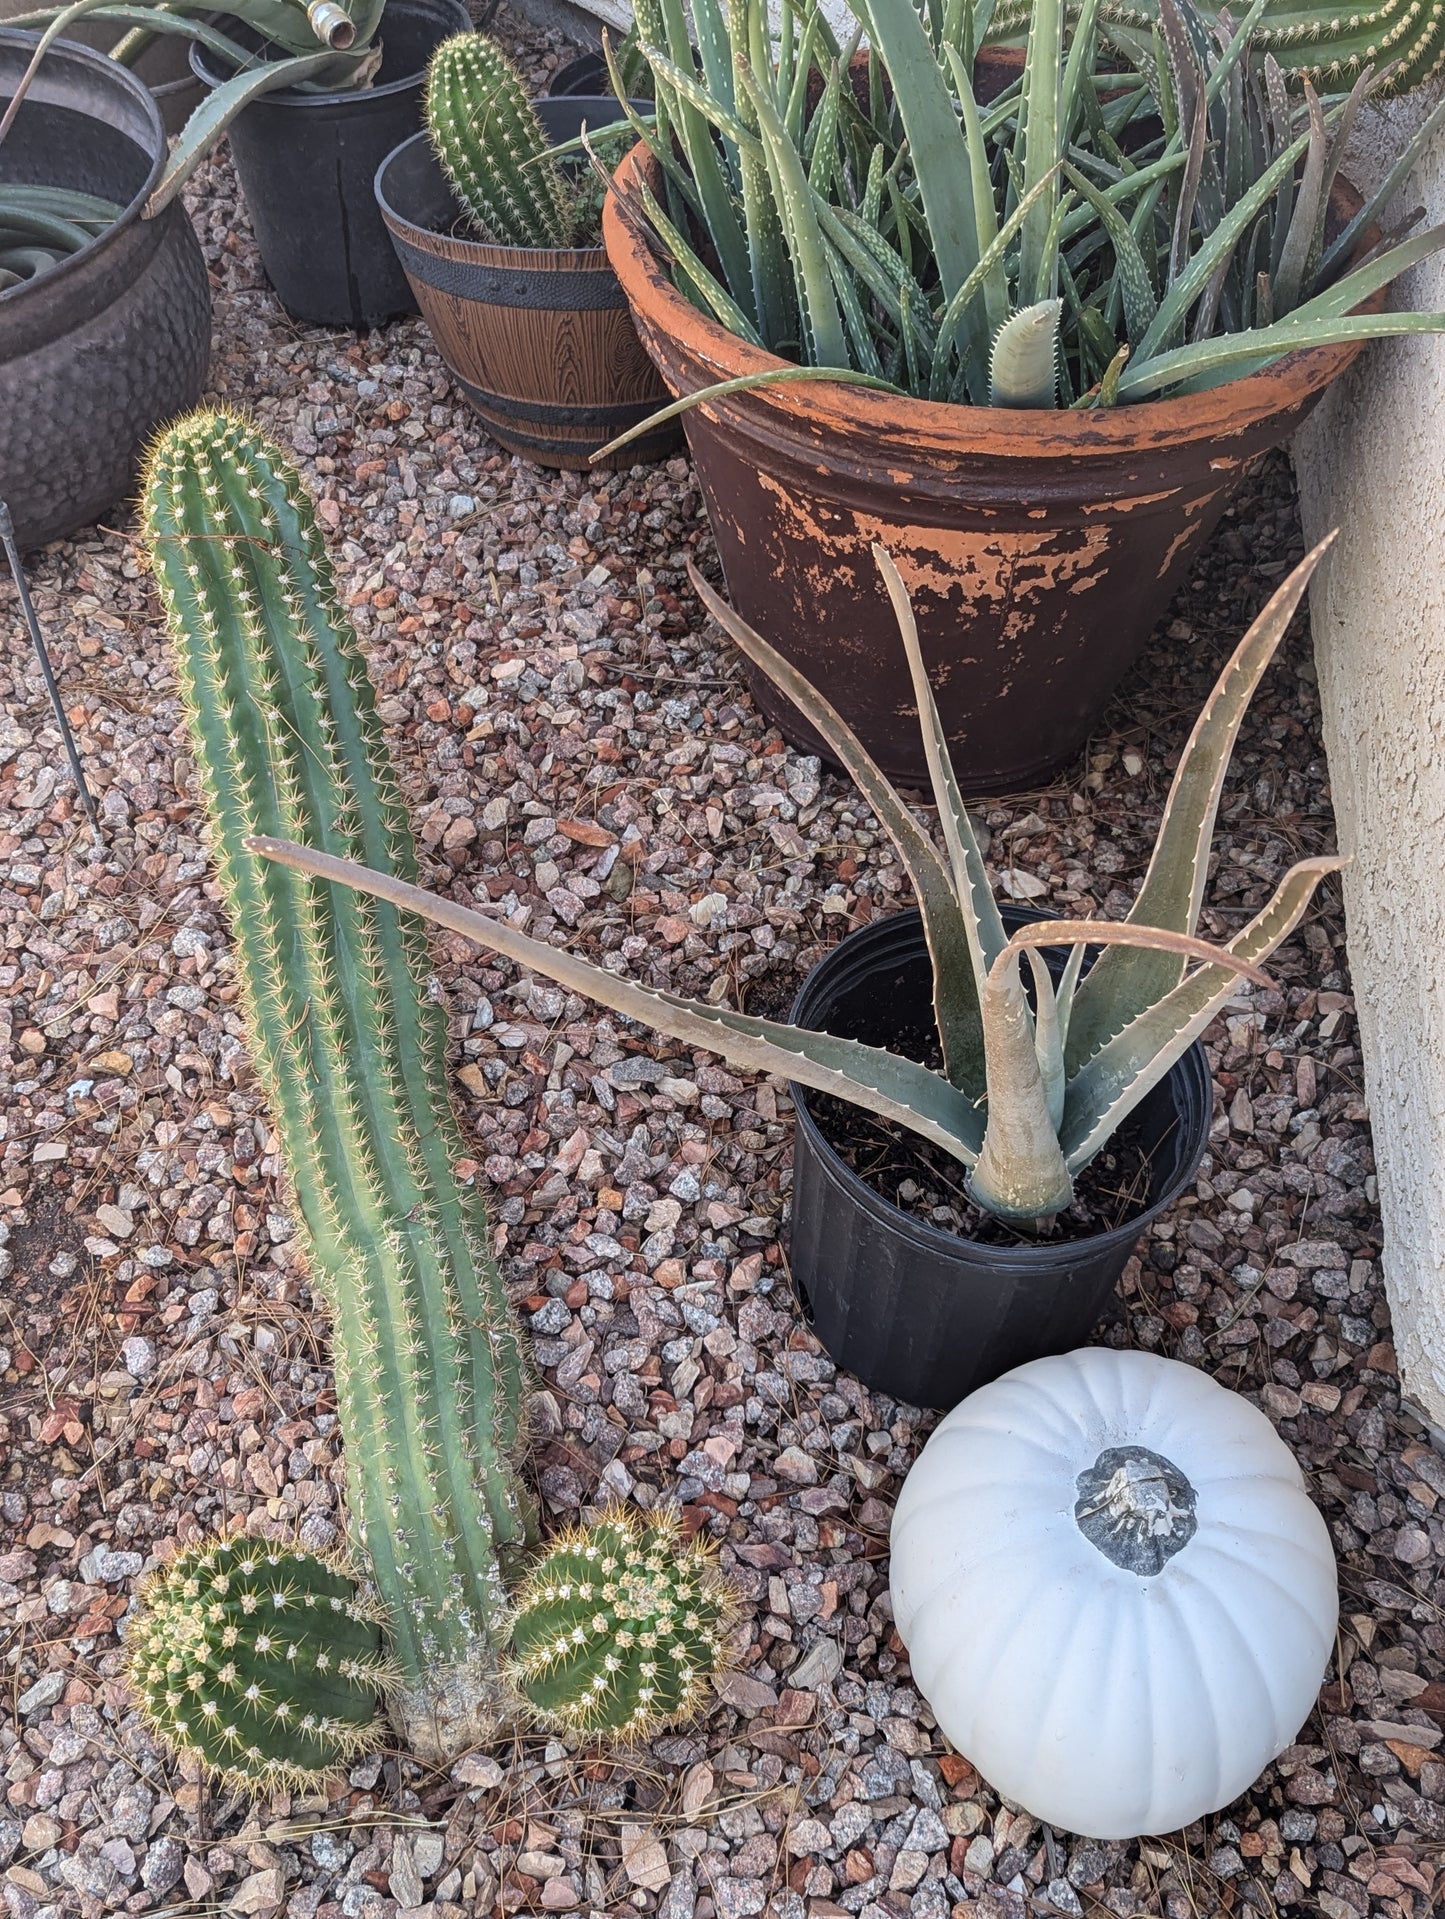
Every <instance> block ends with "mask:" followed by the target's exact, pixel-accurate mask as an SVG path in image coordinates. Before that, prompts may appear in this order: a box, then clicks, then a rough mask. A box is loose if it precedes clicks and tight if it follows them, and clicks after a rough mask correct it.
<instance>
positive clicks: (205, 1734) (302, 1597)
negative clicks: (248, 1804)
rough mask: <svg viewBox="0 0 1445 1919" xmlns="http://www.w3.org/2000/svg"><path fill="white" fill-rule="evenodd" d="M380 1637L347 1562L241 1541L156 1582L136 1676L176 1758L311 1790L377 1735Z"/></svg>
mask: <svg viewBox="0 0 1445 1919" xmlns="http://www.w3.org/2000/svg"><path fill="white" fill-rule="evenodd" d="M381 1635H382V1627H381V1618H380V1614H379V1612H378V1611H377V1609H376V1607H375V1606H374V1605H372V1604H371V1603H369V1602H368V1600H367V1599H366V1598H365V1597H364V1596H363V1594H362V1592H361V1590H360V1588H359V1587H358V1585H357V1582H356V1580H355V1579H354V1578H353V1577H352V1575H351V1574H350V1573H349V1572H348V1571H347V1570H346V1568H345V1567H344V1565H343V1564H341V1562H339V1561H336V1560H332V1559H329V1558H324V1557H322V1556H321V1555H320V1554H317V1553H310V1552H302V1551H300V1550H298V1549H296V1548H294V1547H289V1546H279V1545H275V1544H273V1543H271V1542H269V1541H267V1540H255V1539H247V1538H246V1537H244V1536H243V1535H240V1534H236V1535H232V1536H231V1537H230V1538H225V1539H209V1540H205V1541H202V1542H200V1543H199V1544H195V1545H191V1546H187V1547H185V1548H183V1550H182V1551H181V1553H180V1554H179V1555H178V1556H177V1558H175V1559H174V1560H173V1561H172V1562H171V1563H170V1565H168V1566H165V1567H163V1568H162V1569H161V1570H160V1571H158V1572H156V1573H154V1574H153V1575H152V1576H151V1578H150V1579H149V1580H147V1582H146V1584H145V1586H144V1588H143V1589H142V1593H141V1598H140V1605H139V1609H138V1612H137V1615H136V1618H135V1620H134V1621H133V1623H132V1626H131V1630H130V1638H129V1645H130V1678H131V1683H132V1685H133V1687H134V1689H135V1692H136V1696H137V1698H138V1700H139V1702H140V1708H141V1713H142V1716H143V1717H144V1719H145V1720H146V1723H147V1724H148V1725H149V1727H150V1729H151V1731H152V1732H153V1733H154V1734H155V1736H156V1737H157V1738H158V1739H159V1740H160V1741H161V1743H162V1744H163V1745H165V1746H168V1747H169V1748H170V1749H171V1750H172V1751H174V1752H177V1753H182V1754H186V1755H188V1756H190V1757H194V1758H196V1759H199V1760H200V1761H201V1763H202V1764H203V1765H204V1766H205V1767H206V1768H207V1769H208V1770H209V1771H211V1772H215V1773H219V1774H221V1776H222V1777H223V1778H225V1779H226V1780H227V1781H228V1782H230V1783H231V1784H234V1785H239V1786H242V1787H244V1788H245V1789H247V1790H248V1791H252V1792H265V1791H269V1790H270V1789H271V1788H273V1787H275V1786H281V1785H309V1784H313V1783H315V1782H316V1781H317V1780H319V1779H323V1778H325V1776H326V1775H327V1774H328V1773H331V1772H334V1771H336V1770H337V1769H338V1768H339V1767H341V1766H344V1765H346V1764H347V1763H348V1762H349V1761H350V1760H352V1759H354V1758H355V1757H356V1755H357V1754H358V1753H361V1752H366V1751H369V1750H370V1749H371V1748H372V1747H374V1746H376V1745H378V1744H379V1743H380V1741H381V1738H382V1736H383V1732H384V1722H383V1720H382V1718H381V1715H380V1713H379V1711H378V1702H379V1698H380V1695H381V1694H382V1693H383V1692H384V1691H385V1690H386V1688H387V1686H388V1685H389V1684H390V1683H391V1678H392V1672H391V1668H390V1666H389V1664H388V1662H387V1661H386V1659H385V1657H384V1656H383V1653H382V1646H381Z"/></svg>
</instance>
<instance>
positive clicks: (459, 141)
mask: <svg viewBox="0 0 1445 1919" xmlns="http://www.w3.org/2000/svg"><path fill="white" fill-rule="evenodd" d="M426 123H427V130H428V132H429V133H430V134H431V138H432V145H433V147H434V148H435V149H436V155H437V158H438V160H440V161H441V164H442V167H443V170H444V171H445V173H446V176H447V178H448V179H449V180H450V181H451V183H452V186H453V187H454V188H455V189H456V195H457V198H458V199H459V200H460V201H461V203H462V206H463V207H464V208H465V209H466V212H467V214H468V216H469V217H470V219H471V220H472V221H473V222H474V224H475V225H476V228H477V231H478V232H479V233H480V234H481V236H482V238H483V239H485V240H490V241H493V242H494V243H495V244H496V245H498V246H509V247H565V246H566V245H568V243H569V242H570V240H571V238H572V231H573V227H574V225H575V219H574V214H573V210H572V206H571V202H570V198H569V195H568V192H567V184H566V182H565V180H564V179H563V178H562V173H561V169H560V168H559V167H558V165H557V163H556V161H555V160H553V159H552V157H551V153H550V151H549V149H548V142H547V136H546V134H545V132H544V131H543V129H542V123H541V121H540V120H539V119H538V118H537V115H536V112H535V110H534V108H533V106H532V103H531V101H530V100H529V99H528V98H527V89H526V87H525V86H524V85H523V83H522V76H521V75H520V74H519V73H518V72H517V69H516V68H515V67H514V66H513V65H512V63H511V61H510V60H509V59H508V58H507V56H506V55H505V54H504V53H503V52H502V51H501V49H500V48H499V47H496V46H494V45H493V44H492V42H491V41H490V40H489V39H487V37H486V35H485V34H482V33H458V34H456V35H454V36H453V37H452V38H451V39H450V40H444V41H443V42H442V44H441V45H440V46H439V47H438V48H437V50H436V52H435V53H434V54H433V55H432V57H431V65H430V66H429V67H428V68H427V79H426Z"/></svg>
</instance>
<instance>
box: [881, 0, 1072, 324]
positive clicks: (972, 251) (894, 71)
mask: <svg viewBox="0 0 1445 1919" xmlns="http://www.w3.org/2000/svg"><path fill="white" fill-rule="evenodd" d="M1050 4H1054V5H1057V4H1059V0H1050ZM854 10H855V11H856V12H857V13H858V15H859V17H860V18H861V19H862V20H863V23H864V25H865V26H866V27H867V29H868V38H869V40H870V42H871V43H872V45H873V47H874V48H875V49H876V50H877V52H878V54H879V56H880V58H881V60H882V62H883V65H884V66H885V67H886V69H887V71H888V74H889V76H890V78H891V79H892V82H893V101H894V106H895V107H896V109H897V111H898V114H899V117H900V119H901V120H902V123H903V129H904V132H905V133H906V134H907V136H908V147H909V152H910V155H911V157H912V162H913V170H914V175H915V178H916V180H917V184H918V193H919V197H920V198H921V200H922V202H923V211H924V214H925V216H926V218H927V221H928V228H929V232H930V234H931V236H932V242H933V254H934V258H935V260H936V261H937V266H938V275H939V280H940V282H941V285H942V288H943V295H944V298H945V300H948V299H951V298H952V297H953V295H954V294H955V293H957V291H958V289H959V288H960V287H961V286H962V285H963V283H964V281H965V280H966V279H967V278H968V276H969V274H970V273H971V272H972V271H973V269H974V267H975V266H976V265H977V262H978V254H979V245H978V235H977V233H976V232H975V230H974V224H973V199H972V196H971V195H970V194H968V193H960V192H959V182H960V181H961V180H965V179H967V178H968V169H969V162H968V148H967V144H966V142H965V140H964V137H963V130H962V128H961V127H960V125H959V121H958V115H957V113H956V112H955V110H954V105H953V101H952V98H951V97H950V95H949V90H948V85H947V82H946V81H945V79H944V76H943V73H942V71H941V69H940V67H939V64H938V60H937V57H936V56H935V54H934V51H933V46H932V44H931V42H930V40H929V36H928V32H927V30H926V28H925V27H924V25H923V22H922V21H921V19H920V18H919V16H918V14H917V13H916V12H915V11H914V7H913V4H912V0H856V5H855V9H854ZM969 340H970V344H971V346H972V348H973V350H974V352H975V353H976V354H977V355H979V356H980V357H982V356H983V355H984V354H986V353H987V350H988V337H987V333H986V331H985V329H984V325H983V317H982V315H979V316H977V319H976V321H972V322H971V323H970V327H969Z"/></svg>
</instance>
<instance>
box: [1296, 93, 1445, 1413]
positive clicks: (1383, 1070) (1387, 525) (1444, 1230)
mask: <svg viewBox="0 0 1445 1919" xmlns="http://www.w3.org/2000/svg"><path fill="white" fill-rule="evenodd" d="M1420 111H1421V109H1420V106H1419V105H1418V104H1417V103H1414V102H1410V103H1406V104H1405V105H1403V106H1402V107H1400V108H1398V109H1396V110H1395V111H1394V115H1393V119H1391V118H1389V117H1387V116H1386V115H1384V114H1381V115H1380V116H1379V117H1378V118H1377V119H1376V120H1375V121H1374V122H1373V123H1372V125H1371V126H1370V127H1369V128H1367V129H1366V132H1365V137H1364V139H1363V140H1362V141H1361V142H1359V143H1358V144H1357V149H1356V151H1355V154H1354V156H1353V159H1352V162H1351V166H1350V171H1351V173H1352V174H1353V175H1354V176H1355V177H1356V178H1357V179H1360V180H1361V181H1364V180H1366V179H1369V180H1371V182H1372V183H1373V180H1374V179H1378V178H1379V177H1381V176H1382V172H1383V165H1382V161H1383V159H1384V158H1385V157H1387V156H1388V153H1389V152H1390V151H1392V150H1394V151H1398V148H1399V144H1400V141H1401V139H1402V138H1403V136H1404V133H1405V132H1406V131H1407V129H1408V125H1409V122H1410V121H1412V120H1414V119H1417V118H1418V117H1419V113H1420ZM1421 203H1423V204H1424V205H1425V206H1426V208H1427V218H1428V219H1429V220H1430V221H1432V222H1434V221H1439V220H1441V219H1445V140H1440V141H1437V142H1436V144H1435V146H1434V149H1433V151H1431V152H1430V153H1429V154H1428V155H1427V156H1426V158H1425V160H1424V162H1423V163H1422V165H1421V166H1420V168H1419V170H1418V173H1417V175H1416V178H1415V180H1414V181H1413V182H1412V183H1411V185H1410V187H1409V188H1408V189H1407V191H1406V192H1405V193H1404V194H1403V195H1402V196H1401V200H1400V205H1402V206H1405V207H1413V206H1416V205H1419V204H1421ZM1396 303H1397V304H1399V305H1405V304H1409V305H1411V306H1419V307H1430V308H1434V309H1437V310H1438V309H1442V308H1445V266H1442V264H1441V263H1440V261H1439V260H1438V259H1437V260H1435V261H1431V262H1429V263H1427V265H1426V266H1424V267H1422V268H1421V269H1419V270H1418V271H1417V272H1416V273H1414V274H1412V275H1411V276H1410V278H1409V280H1408V281H1405V282H1402V283H1401V285H1400V287H1399V289H1398V290H1397V294H1396ZM1295 464H1296V468H1297V470H1298V473H1299V481H1300V501H1301V507H1302V511H1303V514H1304V519H1305V531H1306V536H1307V539H1308V540H1310V541H1313V540H1315V539H1318V538H1319V537H1320V535H1321V534H1322V533H1324V532H1325V531H1326V530H1327V529H1328V528H1330V527H1332V526H1338V527H1339V528H1340V530H1341V531H1340V539H1339V542H1338V544H1337V545H1336V547H1335V549H1334V551H1333V552H1332V553H1331V555H1330V557H1329V559H1328V561H1327V562H1326V564H1325V567H1324V569H1322V572H1321V574H1320V575H1319V576H1317V578H1316V580H1315V583H1314V586H1313V588H1312V590H1311V618H1312V621H1313V626H1314V641H1315V656H1316V660H1317V663H1318V668H1319V680H1320V693H1321V698H1322V701H1323V707H1324V739H1325V751H1326V754H1327V756H1328V759H1329V767H1330V781H1331V787H1332V790H1333V794H1334V803H1335V812H1336V816H1337V818H1338V821H1339V830H1340V841H1341V846H1342V849H1343V850H1344V851H1346V852H1348V853H1351V854H1352V855H1353V856H1354V865H1353V866H1352V867H1351V868H1350V869H1349V870H1348V871H1347V873H1346V874H1345V879H1344V887H1345V910H1346V921H1347V931H1348V943H1349V954H1350V966H1351V972H1352V976H1353V980H1354V989H1355V1003H1356V1007H1357V1009H1358V1015H1359V1023H1360V1042H1361V1048H1362V1051H1363V1054H1364V1062H1365V1087H1366V1093H1367V1097H1368V1099H1369V1104H1370V1117H1371V1121H1372V1125H1373V1130H1374V1139H1375V1156H1376V1161H1377V1166H1378V1175H1379V1188H1380V1204H1381V1208H1382V1211H1383V1215H1384V1224H1385V1250H1384V1268H1385V1280H1386V1285H1387V1287H1388V1290H1389V1295H1390V1302H1391V1309H1392V1312H1393V1316H1394V1332H1395V1345H1396V1349H1397V1352H1398V1354H1399V1358H1400V1362H1401V1371H1402V1375H1403V1381H1404V1385H1405V1389H1406V1392H1407V1393H1408V1394H1409V1395H1410V1397H1411V1398H1412V1399H1413V1400H1414V1401H1415V1402H1416V1403H1417V1404H1418V1405H1419V1406H1420V1407H1421V1408H1422V1409H1423V1410H1424V1411H1425V1412H1426V1413H1427V1414H1428V1416H1429V1417H1430V1419H1431V1420H1432V1422H1433V1423H1434V1424H1435V1425H1436V1426H1437V1427H1445V341H1441V340H1438V339H1432V338H1421V339H1415V340H1410V341H1400V342H1394V341H1391V342H1381V343H1378V344H1376V345H1374V346H1372V347H1369V348H1367V349H1366V351H1365V353H1364V355H1363V356H1362V358H1361V361H1360V362H1357V364H1356V367H1355V369H1354V371H1353V372H1352V373H1351V374H1350V375H1349V376H1347V378H1346V379H1345V380H1343V381H1342V382H1341V383H1340V384H1339V386H1338V387H1337V388H1336V389H1335V390H1334V391H1333V392H1332V393H1330V394H1329V395H1327V396H1326V399H1325V400H1324V402H1323V403H1322V404H1321V406H1320V409H1319V411H1318V412H1317V413H1316V415H1315V417H1314V419H1313V420H1312V421H1310V422H1309V424H1308V425H1307V426H1306V427H1305V429H1304V430H1303V432H1302V433H1301V434H1300V436H1299V438H1298V440H1297V442H1296V446H1295Z"/></svg>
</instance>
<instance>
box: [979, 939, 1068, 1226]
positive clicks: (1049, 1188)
mask: <svg viewBox="0 0 1445 1919" xmlns="http://www.w3.org/2000/svg"><path fill="white" fill-rule="evenodd" d="M981 1009H982V1018H983V1036H984V1051H985V1054H986V1056H987V1060H988V1107H987V1123H986V1124H985V1127H984V1134H983V1145H982V1146H981V1147H980V1149H979V1154H978V1162H977V1164H976V1165H975V1166H974V1169H973V1173H972V1176H971V1177H970V1179H969V1182H968V1188H969V1192H970V1193H971V1194H972V1196H973V1198H974V1199H975V1200H976V1201H977V1203H978V1204H979V1205H980V1206H983V1207H986V1208H987V1210H988V1211H989V1212H991V1213H994V1214H996V1215H997V1216H998V1217H999V1218H1001V1219H1015V1220H1030V1219H1039V1218H1042V1217H1045V1216H1046V1215H1048V1214H1051V1213H1059V1212H1062V1211H1063V1209H1064V1207H1065V1206H1067V1205H1068V1203H1069V1201H1070V1199H1072V1197H1073V1182H1072V1181H1071V1179H1070V1178H1069V1171H1068V1167H1067V1166H1066V1165H1065V1163H1064V1155H1063V1152H1062V1150H1061V1149H1060V1146H1059V1136H1058V1127H1057V1122H1056V1121H1055V1120H1054V1119H1053V1117H1052V1116H1051V1113H1050V1104H1049V1087H1048V1085H1047V1083H1046V1081H1045V1077H1044V1071H1043V1068H1042V1066H1041V1064H1040V1061H1039V1055H1038V1050H1037V1047H1036V1044H1035V1038H1034V1021H1033V1019H1032V1017H1031V1016H1030V1013H1029V1005H1028V1000H1027V999H1026V997H1025V995H1024V989H1023V982H1022V980H1021V979H1020V978H1019V968H1018V957H1017V955H1016V954H1009V955H1007V957H1005V958H1004V959H1002V960H1001V962H999V963H997V964H995V965H994V966H992V967H991V968H990V969H989V974H988V978H987V980H986V981H985V983H984V988H983V993H982V996H981Z"/></svg>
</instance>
